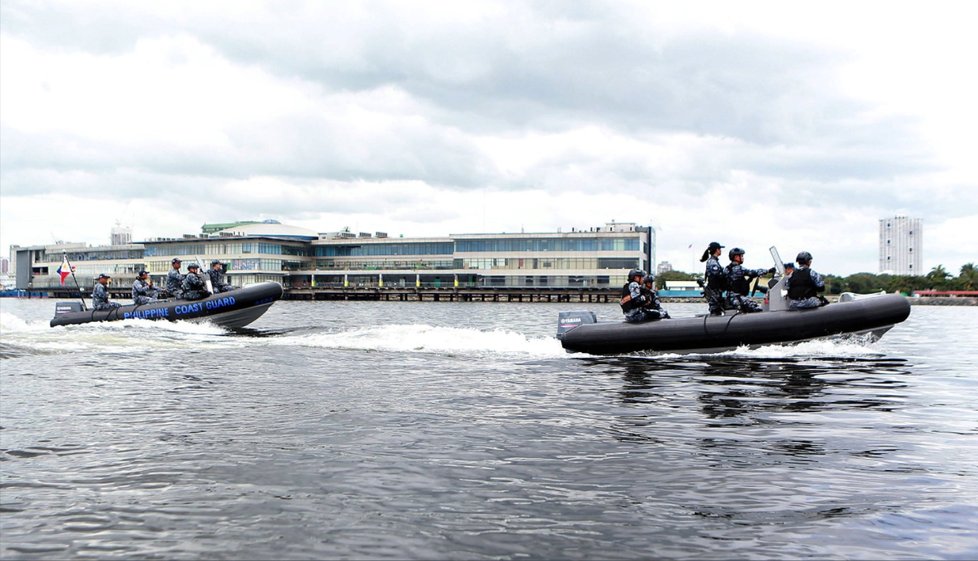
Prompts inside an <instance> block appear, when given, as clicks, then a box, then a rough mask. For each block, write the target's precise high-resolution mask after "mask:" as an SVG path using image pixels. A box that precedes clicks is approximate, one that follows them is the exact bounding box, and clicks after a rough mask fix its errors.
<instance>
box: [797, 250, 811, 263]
mask: <svg viewBox="0 0 978 561" xmlns="http://www.w3.org/2000/svg"><path fill="white" fill-rule="evenodd" d="M795 261H797V262H798V264H799V265H804V264H806V263H811V262H812V254H811V253H808V252H807V251H802V252H801V253H799V254H798V257H795Z"/></svg>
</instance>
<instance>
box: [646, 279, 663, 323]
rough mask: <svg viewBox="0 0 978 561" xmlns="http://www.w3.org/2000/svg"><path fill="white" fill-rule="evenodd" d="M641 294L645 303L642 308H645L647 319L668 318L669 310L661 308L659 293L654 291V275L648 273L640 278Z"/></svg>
mask: <svg viewBox="0 0 978 561" xmlns="http://www.w3.org/2000/svg"><path fill="white" fill-rule="evenodd" d="M642 296H644V297H645V304H644V305H643V306H642V308H643V309H644V310H645V314H646V316H648V318H647V319H650V320H653V319H669V312H667V311H665V310H664V309H663V308H662V301H661V300H659V294H658V293H657V292H656V291H655V275H653V274H652V273H649V274H647V275H645V278H644V279H642Z"/></svg>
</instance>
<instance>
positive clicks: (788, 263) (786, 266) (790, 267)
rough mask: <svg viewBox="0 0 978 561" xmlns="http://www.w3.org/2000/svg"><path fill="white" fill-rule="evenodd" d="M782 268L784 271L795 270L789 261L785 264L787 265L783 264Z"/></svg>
mask: <svg viewBox="0 0 978 561" xmlns="http://www.w3.org/2000/svg"><path fill="white" fill-rule="evenodd" d="M784 268H785V269H794V268H795V264H794V263H792V262H790V261H789V262H787V263H785V264H784Z"/></svg>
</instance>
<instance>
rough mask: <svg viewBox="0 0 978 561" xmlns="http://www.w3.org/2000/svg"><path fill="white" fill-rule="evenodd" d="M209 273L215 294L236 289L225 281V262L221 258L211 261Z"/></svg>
mask: <svg viewBox="0 0 978 561" xmlns="http://www.w3.org/2000/svg"><path fill="white" fill-rule="evenodd" d="M207 274H208V275H210V277H211V288H213V289H214V294H217V293H218V292H229V291H231V290H234V287H233V286H231V285H230V284H228V283H226V282H224V264H223V263H221V262H220V260H218V259H215V260H213V261H211V268H210V270H209V271H207Z"/></svg>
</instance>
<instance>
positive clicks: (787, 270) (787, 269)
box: [767, 263, 795, 288]
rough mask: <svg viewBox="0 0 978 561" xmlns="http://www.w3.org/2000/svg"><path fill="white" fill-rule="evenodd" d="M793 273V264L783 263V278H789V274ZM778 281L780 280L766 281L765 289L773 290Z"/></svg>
mask: <svg viewBox="0 0 978 561" xmlns="http://www.w3.org/2000/svg"><path fill="white" fill-rule="evenodd" d="M793 272H795V264H794V263H785V264H784V278H788V277H790V276H791V273H793ZM779 280H780V279H778V278H772V279H771V280H769V281H767V287H768V288H774V285H776V284H778V281H779ZM786 282H787V281H786Z"/></svg>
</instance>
